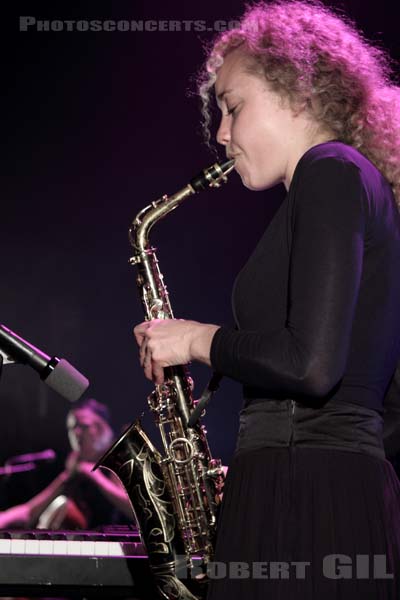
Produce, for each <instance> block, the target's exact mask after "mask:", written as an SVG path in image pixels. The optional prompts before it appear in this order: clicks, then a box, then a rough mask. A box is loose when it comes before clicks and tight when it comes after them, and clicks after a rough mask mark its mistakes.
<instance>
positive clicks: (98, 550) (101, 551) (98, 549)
mask: <svg viewBox="0 0 400 600" xmlns="http://www.w3.org/2000/svg"><path fill="white" fill-rule="evenodd" d="M94 556H109V552H108V542H101V541H97V542H95V543H94Z"/></svg>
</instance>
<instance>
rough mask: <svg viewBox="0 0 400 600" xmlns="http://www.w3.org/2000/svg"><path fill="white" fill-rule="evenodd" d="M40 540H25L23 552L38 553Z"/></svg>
mask: <svg viewBox="0 0 400 600" xmlns="http://www.w3.org/2000/svg"><path fill="white" fill-rule="evenodd" d="M39 544H40V540H26V542H25V554H39Z"/></svg>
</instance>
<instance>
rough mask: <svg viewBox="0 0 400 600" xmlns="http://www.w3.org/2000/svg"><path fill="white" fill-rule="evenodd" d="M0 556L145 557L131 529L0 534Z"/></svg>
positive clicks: (138, 540) (10, 532)
mask: <svg viewBox="0 0 400 600" xmlns="http://www.w3.org/2000/svg"><path fill="white" fill-rule="evenodd" d="M0 555H8V556H10V555H19V556H21V555H22V556H92V557H110V558H117V557H126V558H128V557H134V556H146V553H145V550H144V547H143V545H142V543H141V542H140V538H139V534H138V532H137V530H136V529H134V528H133V527H129V526H127V527H126V528H125V527H122V528H118V529H117V530H115V529H112V530H103V531H102V532H101V531H99V532H94V531H91V532H89V531H57V532H55V531H45V530H35V531H0Z"/></svg>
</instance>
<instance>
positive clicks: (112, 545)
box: [108, 542, 124, 556]
mask: <svg viewBox="0 0 400 600" xmlns="http://www.w3.org/2000/svg"><path fill="white" fill-rule="evenodd" d="M108 556H124V551H123V549H122V545H121V543H120V542H108Z"/></svg>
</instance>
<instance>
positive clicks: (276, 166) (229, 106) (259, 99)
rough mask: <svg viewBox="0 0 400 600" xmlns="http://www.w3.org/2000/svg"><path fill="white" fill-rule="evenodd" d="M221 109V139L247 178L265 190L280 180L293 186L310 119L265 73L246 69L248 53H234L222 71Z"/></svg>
mask: <svg viewBox="0 0 400 600" xmlns="http://www.w3.org/2000/svg"><path fill="white" fill-rule="evenodd" d="M215 91H216V96H217V102H218V106H219V107H220V109H221V112H222V117H221V123H220V126H219V129H218V133H217V141H218V142H219V143H220V144H223V145H224V146H225V147H226V153H227V155H228V156H229V157H231V158H234V159H235V168H236V170H237V172H238V173H239V175H240V177H241V178H242V182H243V184H244V185H245V186H246V187H248V188H249V189H251V190H263V189H266V188H270V187H272V186H274V185H276V184H278V183H280V182H284V183H285V185H286V187H287V188H288V187H289V185H290V179H291V177H292V175H293V171H294V168H295V166H296V164H297V161H298V159H299V158H300V156H301V155H302V154H303V151H302V150H301V148H300V147H304V144H305V122H304V118H301V117H299V116H298V115H297V114H295V113H294V112H293V110H292V109H291V108H290V107H289V106H286V104H287V103H286V102H285V103H284V102H283V101H282V99H281V97H280V96H279V95H278V94H276V93H275V92H273V91H271V90H270V89H269V87H268V84H267V81H266V80H263V78H262V77H261V76H257V75H253V74H249V73H247V72H246V63H245V62H244V59H243V54H241V53H240V51H238V50H234V51H232V52H231V53H229V54H228V55H227V56H226V57H225V59H224V63H223V64H222V66H221V67H220V68H219V70H218V73H217V80H216V83H215Z"/></svg>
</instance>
